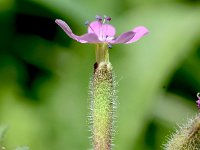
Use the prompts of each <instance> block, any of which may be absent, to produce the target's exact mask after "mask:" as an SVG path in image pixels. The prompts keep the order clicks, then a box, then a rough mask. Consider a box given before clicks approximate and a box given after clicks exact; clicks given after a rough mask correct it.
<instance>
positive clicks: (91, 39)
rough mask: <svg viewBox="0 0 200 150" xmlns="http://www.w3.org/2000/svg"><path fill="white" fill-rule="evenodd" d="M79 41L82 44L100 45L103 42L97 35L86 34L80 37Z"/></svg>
mask: <svg viewBox="0 0 200 150" xmlns="http://www.w3.org/2000/svg"><path fill="white" fill-rule="evenodd" d="M77 40H78V41H79V42H81V43H99V42H101V41H100V40H99V39H98V37H97V35H96V34H95V33H86V34H84V35H81V36H78V37H77Z"/></svg>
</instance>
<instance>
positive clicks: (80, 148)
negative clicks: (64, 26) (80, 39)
mask: <svg viewBox="0 0 200 150" xmlns="http://www.w3.org/2000/svg"><path fill="white" fill-rule="evenodd" d="M104 14H106V15H109V16H111V17H112V21H111V24H112V25H114V26H115V27H116V29H117V34H118V35H119V34H120V33H122V32H125V31H128V30H130V29H132V28H134V27H135V26H138V25H144V26H146V27H147V28H148V29H149V31H150V34H149V35H148V36H145V37H144V38H142V39H141V40H140V41H138V42H136V43H133V44H130V45H114V46H113V49H112V50H110V60H111V62H112V64H113V66H114V70H115V74H116V76H117V81H118V84H119V86H118V88H117V90H118V91H119V92H118V101H119V107H118V111H117V116H118V119H117V124H116V127H117V132H116V136H115V138H114V143H115V146H114V150H160V149H162V144H163V143H165V141H166V136H168V135H169V134H170V133H171V132H172V131H173V130H174V129H175V127H176V124H177V123H178V124H180V123H182V122H185V121H186V120H187V118H190V117H191V116H194V114H195V113H197V108H196V104H195V100H196V99H197V98H196V93H197V92H200V2H199V1H198V0H148V1H147V0H146V1H145V0H123V1H121V0H109V1H108V0H97V1H91V0H0V124H1V125H7V126H8V130H7V134H6V136H5V139H4V141H3V144H4V145H5V146H6V147H7V149H13V148H14V147H16V146H21V145H27V146H29V147H30V149H31V150H88V149H90V148H91V145H90V142H89V136H90V133H89V131H88V122H87V116H88V114H89V110H88V107H89V103H90V102H89V99H88V83H89V79H90V78H91V75H92V72H93V64H94V61H95V57H94V56H95V54H94V51H95V46H94V45H89V44H80V43H77V42H76V41H73V40H72V39H70V38H69V37H68V36H67V35H65V33H64V32H63V31H62V30H61V29H60V28H59V27H58V26H57V25H56V24H55V23H54V21H55V19H57V18H59V19H63V20H65V21H66V22H67V23H68V24H69V25H70V27H71V28H72V30H73V32H74V33H76V34H79V35H80V34H83V33H85V32H86V30H87V29H86V27H85V26H84V22H85V21H86V20H89V21H92V20H93V19H94V17H95V15H104Z"/></svg>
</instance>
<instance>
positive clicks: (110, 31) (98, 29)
mask: <svg viewBox="0 0 200 150" xmlns="http://www.w3.org/2000/svg"><path fill="white" fill-rule="evenodd" d="M88 33H95V34H96V35H97V36H98V37H100V38H105V37H106V36H111V37H112V36H114V35H115V28H114V27H113V26H112V25H109V24H102V22H100V21H93V22H91V23H90V24H89V26H88Z"/></svg>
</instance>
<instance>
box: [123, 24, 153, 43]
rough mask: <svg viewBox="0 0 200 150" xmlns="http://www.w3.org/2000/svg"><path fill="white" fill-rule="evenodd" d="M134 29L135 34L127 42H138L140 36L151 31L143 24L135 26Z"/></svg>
mask: <svg viewBox="0 0 200 150" xmlns="http://www.w3.org/2000/svg"><path fill="white" fill-rule="evenodd" d="M132 31H133V32H135V36H134V37H133V38H132V39H131V40H130V41H128V42H126V43H127V44H128V43H132V42H136V41H137V40H139V39H140V38H142V37H143V36H145V35H146V34H148V33H149V31H148V29H147V28H145V27H143V26H138V27H136V28H134V29H133V30H132Z"/></svg>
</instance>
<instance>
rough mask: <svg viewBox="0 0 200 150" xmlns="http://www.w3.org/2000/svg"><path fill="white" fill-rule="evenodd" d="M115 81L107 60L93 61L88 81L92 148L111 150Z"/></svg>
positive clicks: (114, 108) (95, 149)
mask: <svg viewBox="0 0 200 150" xmlns="http://www.w3.org/2000/svg"><path fill="white" fill-rule="evenodd" d="M115 86H116V82H115V77H114V76H113V68H112V65H111V64H110V63H109V62H101V63H95V65H94V74H93V77H92V79H91V81H90V99H91V104H90V117H89V119H90V130H91V134H92V144H93V149H94V150H111V148H112V138H113V135H114V122H115V120H114V119H115V118H116V117H115V110H116V90H115Z"/></svg>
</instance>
